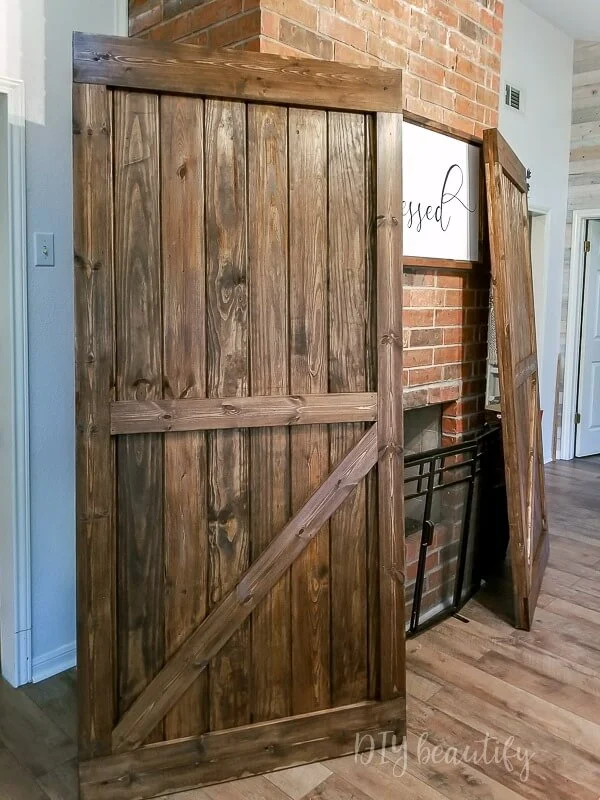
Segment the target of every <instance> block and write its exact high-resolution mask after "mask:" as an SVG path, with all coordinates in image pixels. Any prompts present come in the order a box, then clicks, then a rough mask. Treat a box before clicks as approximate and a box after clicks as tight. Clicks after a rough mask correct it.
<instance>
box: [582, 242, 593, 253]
mask: <svg viewBox="0 0 600 800" xmlns="http://www.w3.org/2000/svg"><path fill="white" fill-rule="evenodd" d="M583 249H584V252H586V253H591V252H592V243H591V242H590V241H586V242H585V244H584V245H583Z"/></svg>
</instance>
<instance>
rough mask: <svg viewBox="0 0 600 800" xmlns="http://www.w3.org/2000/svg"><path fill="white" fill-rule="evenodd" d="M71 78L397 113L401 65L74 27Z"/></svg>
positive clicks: (399, 96) (100, 82) (109, 83)
mask: <svg viewBox="0 0 600 800" xmlns="http://www.w3.org/2000/svg"><path fill="white" fill-rule="evenodd" d="M73 80H74V82H75V83H94V84H102V85H107V86H118V87H121V88H124V89H146V90H151V91H157V92H176V93H178V94H192V95H203V96H207V97H222V98H228V97H231V98H235V99H237V100H240V99H241V100H247V101H256V102H262V103H283V104H285V105H299V106H310V107H317V108H319V107H321V108H327V109H337V110H342V111H361V112H376V111H387V112H401V111H402V72H401V70H396V69H390V68H384V67H360V66H349V65H347V64H340V63H336V62H332V61H319V60H317V59H314V58H284V57H282V56H275V55H271V54H268V53H247V52H236V51H228V50H227V51H226V50H222V51H219V50H208V49H206V48H203V47H198V46H196V45H189V44H171V43H164V42H148V41H146V40H143V39H127V38H124V37H119V36H96V35H91V34H86V33H74V34H73Z"/></svg>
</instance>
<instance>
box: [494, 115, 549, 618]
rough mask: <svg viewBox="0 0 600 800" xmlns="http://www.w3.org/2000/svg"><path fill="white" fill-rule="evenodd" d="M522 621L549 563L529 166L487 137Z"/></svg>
mask: <svg viewBox="0 0 600 800" xmlns="http://www.w3.org/2000/svg"><path fill="white" fill-rule="evenodd" d="M483 143H484V157H485V169H486V181H487V196H488V212H489V219H490V248H491V261H492V282H493V286H494V304H495V310H496V334H497V340H498V359H499V365H500V395H501V404H502V433H503V441H504V463H505V469H506V486H507V492H508V513H509V525H510V555H511V567H512V572H513V588H514V597H515V612H516V622H517V626H518V627H519V628H524V629H526V630H529V629H530V628H531V624H532V622H533V615H534V613H535V608H536V605H537V600H538V595H539V592H540V587H541V584H542V579H543V577H544V571H545V569H546V564H547V562H548V551H549V543H548V541H549V540H548V523H547V517H546V499H545V489H544V459H543V452H542V437H541V414H540V400H539V380H538V362H537V349H536V338H535V315H534V307H533V276H532V268H531V247H530V238H529V217H528V209H527V179H526V172H525V168H524V167H523V165H522V164H521V163H520V162H519V160H518V158H517V157H516V155H515V154H514V153H513V152H512V150H511V149H510V148H509V146H508V145H507V143H506V142H505V141H504V139H503V138H502V137H501V136H500V134H499V133H498V131H496V130H489V131H486V132H485V134H484V140H483Z"/></svg>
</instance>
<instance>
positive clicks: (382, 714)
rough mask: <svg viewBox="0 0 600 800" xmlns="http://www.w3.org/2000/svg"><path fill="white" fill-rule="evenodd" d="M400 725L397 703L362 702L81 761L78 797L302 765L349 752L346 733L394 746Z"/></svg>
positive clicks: (143, 791)
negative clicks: (283, 764) (285, 764)
mask: <svg viewBox="0 0 600 800" xmlns="http://www.w3.org/2000/svg"><path fill="white" fill-rule="evenodd" d="M404 726H405V715H404V704H403V702H401V701H400V700H392V701H388V702H387V703H376V702H364V703H357V704H355V705H350V706H346V707H341V708H335V709H327V710H324V711H321V712H317V713H315V714H306V715H301V716H296V717H290V718H288V719H282V720H276V721H272V722H264V723H259V724H257V725H249V726H245V727H241V728H237V729H234V730H230V731H218V732H215V733H209V734H206V735H205V736H203V737H201V738H200V739H198V738H191V739H185V740H182V741H179V742H171V743H167V744H165V745H163V747H161V748H160V750H158V749H156V748H143V749H141V750H136V751H135V752H133V753H126V754H123V755H114V756H109V757H107V758H103V759H98V760H96V761H95V762H88V763H87V764H82V766H81V789H82V800H132V798H133V799H134V800H143V799H144V798H150V797H155V796H156V795H157V794H159V793H163V792H171V791H173V789H179V788H182V787H183V788H187V787H196V786H204V785H207V784H212V783H215V782H216V781H220V780H223V779H224V778H231V777H234V778H235V777H247V776H248V775H256V774H260V773H262V772H265V771H267V770H269V769H274V768H277V766H279V764H280V762H281V760H282V759H286V761H288V762H292V763H294V764H306V763H308V762H311V761H315V760H319V759H325V758H335V757H339V756H342V755H345V754H347V753H354V752H355V747H356V736H355V734H353V733H352V734H351V733H350V732H351V731H361V732H363V735H364V739H363V740H362V747H363V748H366V747H369V745H370V743H371V741H372V742H373V746H374V747H381V745H382V744H383V743H384V742H385V741H388V742H391V741H392V738H393V737H394V736H395V737H396V739H397V741H400V740H401V738H402V732H403V730H404ZM132 775H135V788H134V791H133V793H132V790H131V787H130V785H129V781H130V776H132ZM258 796H260V797H262V796H263V795H262V794H259V795H258ZM352 796H353V797H354V796H355V795H352Z"/></svg>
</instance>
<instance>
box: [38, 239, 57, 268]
mask: <svg viewBox="0 0 600 800" xmlns="http://www.w3.org/2000/svg"><path fill="white" fill-rule="evenodd" d="M33 238H34V247H35V266H36V267H53V266H54V234H53V233H36V234H34V237H33Z"/></svg>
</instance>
